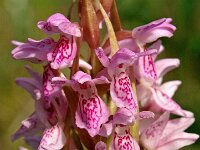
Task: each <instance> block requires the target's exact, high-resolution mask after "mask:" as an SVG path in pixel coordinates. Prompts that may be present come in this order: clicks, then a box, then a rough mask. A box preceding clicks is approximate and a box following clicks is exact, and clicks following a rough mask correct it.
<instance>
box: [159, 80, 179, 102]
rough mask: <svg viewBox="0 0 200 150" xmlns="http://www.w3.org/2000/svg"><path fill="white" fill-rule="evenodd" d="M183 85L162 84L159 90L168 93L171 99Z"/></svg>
mask: <svg viewBox="0 0 200 150" xmlns="http://www.w3.org/2000/svg"><path fill="white" fill-rule="evenodd" d="M180 84H181V81H178V80H176V81H169V82H166V83H164V84H162V85H161V86H160V87H159V89H160V90H161V91H162V92H163V93H166V94H167V95H168V96H169V97H170V98H171V97H172V96H173V95H174V93H175V92H176V90H177V88H178V87H179V85H180Z"/></svg>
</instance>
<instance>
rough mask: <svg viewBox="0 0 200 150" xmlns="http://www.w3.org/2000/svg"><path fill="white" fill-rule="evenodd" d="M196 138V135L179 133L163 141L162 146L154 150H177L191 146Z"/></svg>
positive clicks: (197, 136)
mask: <svg viewBox="0 0 200 150" xmlns="http://www.w3.org/2000/svg"><path fill="white" fill-rule="evenodd" d="M198 138H199V135H197V134H192V133H186V132H181V133H178V134H176V135H174V136H173V137H171V138H170V139H168V140H167V141H165V143H164V144H162V145H159V146H158V147H157V148H156V150H169V149H173V150H179V149H180V148H182V147H184V146H187V145H191V144H193V143H194V142H195V141H196V140H197V139H198Z"/></svg>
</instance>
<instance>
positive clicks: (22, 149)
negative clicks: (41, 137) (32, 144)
mask: <svg viewBox="0 0 200 150" xmlns="http://www.w3.org/2000/svg"><path fill="white" fill-rule="evenodd" d="M18 150H28V149H27V148H25V147H22V146H20V147H19V149H18Z"/></svg>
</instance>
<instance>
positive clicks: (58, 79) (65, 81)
mask: <svg viewBox="0 0 200 150" xmlns="http://www.w3.org/2000/svg"><path fill="white" fill-rule="evenodd" d="M52 84H55V85H58V86H64V85H68V86H69V85H71V84H72V82H71V81H70V80H68V79H66V78H65V77H53V78H52Z"/></svg>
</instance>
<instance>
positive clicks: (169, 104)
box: [151, 88, 181, 112]
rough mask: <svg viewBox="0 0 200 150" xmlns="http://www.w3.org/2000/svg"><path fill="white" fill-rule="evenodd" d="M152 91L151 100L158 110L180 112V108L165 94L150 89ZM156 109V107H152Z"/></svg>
mask: <svg viewBox="0 0 200 150" xmlns="http://www.w3.org/2000/svg"><path fill="white" fill-rule="evenodd" d="M151 91H152V94H153V95H152V99H153V100H154V102H155V103H156V104H157V105H158V108H160V109H163V110H165V111H171V112H172V111H176V110H180V109H181V107H180V106H179V105H178V104H177V103H176V102H175V101H174V100H173V99H171V98H170V97H169V96H168V95H167V94H165V93H163V92H162V91H160V90H158V89H153V88H151ZM154 107H156V106H154Z"/></svg>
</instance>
